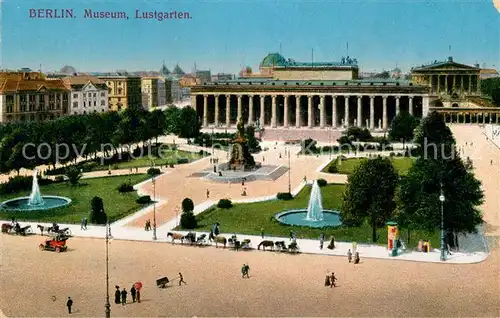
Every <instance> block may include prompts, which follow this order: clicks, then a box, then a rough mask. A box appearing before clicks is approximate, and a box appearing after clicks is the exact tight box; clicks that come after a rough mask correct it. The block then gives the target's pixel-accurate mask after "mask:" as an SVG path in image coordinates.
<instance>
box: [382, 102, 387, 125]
mask: <svg viewBox="0 0 500 318" xmlns="http://www.w3.org/2000/svg"><path fill="white" fill-rule="evenodd" d="M382 129H383V130H387V96H382Z"/></svg>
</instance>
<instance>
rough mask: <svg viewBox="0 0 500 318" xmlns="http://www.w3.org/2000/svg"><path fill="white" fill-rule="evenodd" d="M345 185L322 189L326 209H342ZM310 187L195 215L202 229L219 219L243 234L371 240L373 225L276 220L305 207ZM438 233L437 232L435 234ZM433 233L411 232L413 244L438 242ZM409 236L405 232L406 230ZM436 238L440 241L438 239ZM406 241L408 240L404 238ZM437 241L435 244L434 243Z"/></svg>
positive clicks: (382, 238)
mask: <svg viewBox="0 0 500 318" xmlns="http://www.w3.org/2000/svg"><path fill="white" fill-rule="evenodd" d="M344 189H345V185H340V184H329V185H327V186H325V187H323V188H321V193H322V197H323V207H324V208H325V209H339V208H340V207H341V205H342V197H343V192H344ZM310 191H311V188H310V187H305V188H304V189H303V190H302V191H301V192H300V193H299V194H298V195H297V197H296V198H295V199H294V200H290V201H281V200H273V201H266V202H258V203H246V204H235V205H234V206H233V207H232V208H231V209H227V210H226V209H219V208H217V207H214V208H211V209H209V210H207V211H206V212H203V213H201V214H199V215H197V216H196V218H197V220H198V227H199V228H198V229H197V230H199V231H210V228H211V226H212V224H214V223H216V222H219V223H220V229H221V231H222V232H223V233H240V234H254V235H260V229H261V228H264V233H265V235H272V236H282V237H288V236H289V233H290V230H293V231H294V233H295V235H296V236H297V237H298V238H312V239H318V238H319V236H320V234H321V233H322V232H324V233H325V235H326V236H327V237H329V236H330V235H332V234H333V235H334V236H335V239H336V240H338V241H356V242H363V243H370V242H371V236H372V235H371V233H372V232H371V227H369V226H366V225H363V226H361V227H358V228H347V227H338V228H327V229H312V228H307V227H301V226H287V225H282V224H280V223H279V222H277V221H276V220H275V219H274V216H275V214H276V213H279V212H282V211H285V210H288V209H296V208H306V207H307V203H308V201H309V195H310ZM377 233H378V235H379V240H378V242H377V243H379V244H387V228H386V227H384V228H381V229H378V231H377ZM436 233H437V234H436ZM436 233H434V234H433V235H426V234H424V233H412V234H411V238H412V241H411V243H412V244H414V245H415V244H416V242H417V241H418V239H419V238H422V239H425V238H428V239H430V240H431V243H432V242H439V240H438V239H439V232H436ZM403 234H404V237H406V233H403ZM436 240H437V241H436ZM405 242H406V241H405ZM434 244H436V243H434Z"/></svg>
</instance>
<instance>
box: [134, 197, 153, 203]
mask: <svg viewBox="0 0 500 318" xmlns="http://www.w3.org/2000/svg"><path fill="white" fill-rule="evenodd" d="M135 202H137V203H139V204H146V203H150V202H151V196H149V195H143V196H140V197H139V198H137V200H135Z"/></svg>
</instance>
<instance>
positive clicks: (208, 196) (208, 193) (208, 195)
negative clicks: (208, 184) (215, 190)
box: [207, 189, 210, 199]
mask: <svg viewBox="0 0 500 318" xmlns="http://www.w3.org/2000/svg"><path fill="white" fill-rule="evenodd" d="M209 198H210V190H208V189H207V199H209Z"/></svg>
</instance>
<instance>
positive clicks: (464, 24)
mask: <svg viewBox="0 0 500 318" xmlns="http://www.w3.org/2000/svg"><path fill="white" fill-rule="evenodd" d="M4 1H5V2H3V3H1V0H0V5H1V19H2V20H1V27H2V28H1V48H0V52H1V59H0V65H1V66H0V67H1V68H6V69H19V68H22V67H29V68H31V69H34V70H38V69H39V67H40V64H41V65H42V71H44V72H50V71H58V70H59V69H60V68H61V67H63V66H64V65H71V66H73V67H75V68H76V70H77V71H79V72H92V71H103V72H112V71H116V70H118V69H126V70H128V71H140V70H141V71H145V70H153V71H158V70H159V69H160V67H161V64H162V61H165V64H166V65H167V67H168V68H169V69H170V70H172V69H173V67H174V66H175V65H176V64H177V63H178V64H179V65H180V67H181V68H182V69H183V70H184V71H185V72H190V71H191V70H192V69H193V67H194V63H196V66H197V69H199V70H208V69H210V70H211V71H212V73H213V74H215V73H222V72H224V73H233V74H234V73H238V72H239V71H240V70H241V69H242V68H243V67H244V66H246V65H248V66H251V67H252V69H253V70H254V71H256V70H257V69H258V66H259V63H260V62H261V61H262V59H263V58H264V57H265V56H266V55H267V54H268V53H271V52H279V51H280V44H281V53H282V54H283V56H285V57H286V58H293V59H295V60H297V61H303V62H307V61H311V59H312V56H311V51H312V50H314V61H317V62H319V61H340V59H341V57H342V56H345V55H347V54H348V55H349V56H351V57H354V58H356V59H357V60H358V64H359V67H360V71H361V72H370V71H382V70H391V69H393V68H394V67H396V65H398V66H399V67H400V68H401V69H402V70H403V71H404V72H406V71H409V69H410V68H411V67H412V66H419V65H422V64H427V63H429V62H433V61H434V60H445V59H446V58H447V57H448V56H450V55H451V56H453V59H454V61H456V62H459V63H464V64H468V65H472V64H475V63H479V64H480V65H481V66H483V64H485V65H486V67H488V68H492V67H495V68H497V69H498V67H499V66H500V30H499V28H498V26H499V25H500V14H499V12H498V10H497V9H496V8H495V7H494V5H493V2H492V0H483V1H468V2H464V1H439V0H433V1H415V0H400V1H392V0H387V1H371V0H366V1H360V0H351V1H334V0H331V1H328V2H326V1H324V2H312V1H307V2H306V1H299V0H289V1H267V0H266V1H264V0H256V1H245V0H240V1H237V2H236V1H221V2H214V1H194V0H191V1H168V2H167V1H156V2H154V1H136V0H130V1H123V2H118V1H103V0H89V1H76V0H66V1H62V0H52V1H46V0H41V1H40V0H39V1H32V0H23V1H14V0H4ZM56 8H57V9H62V8H64V9H73V12H74V13H75V16H76V17H75V18H74V19H32V18H30V9H56ZM86 9H90V10H93V11H94V12H95V11H103V12H104V11H108V12H111V11H113V12H115V11H124V12H126V13H127V14H128V16H129V19H128V20H127V19H124V20H118V19H95V20H90V19H84V18H83V16H84V12H85V10H86ZM136 10H139V11H140V12H141V13H142V12H153V11H155V10H156V11H158V12H171V11H178V12H186V13H187V14H188V15H189V17H190V18H189V19H179V20H169V19H166V20H163V21H157V20H154V19H149V20H146V19H135V18H134V17H135V11H136ZM347 43H349V52H347ZM450 46H451V50H450V48H449V47H450Z"/></svg>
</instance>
